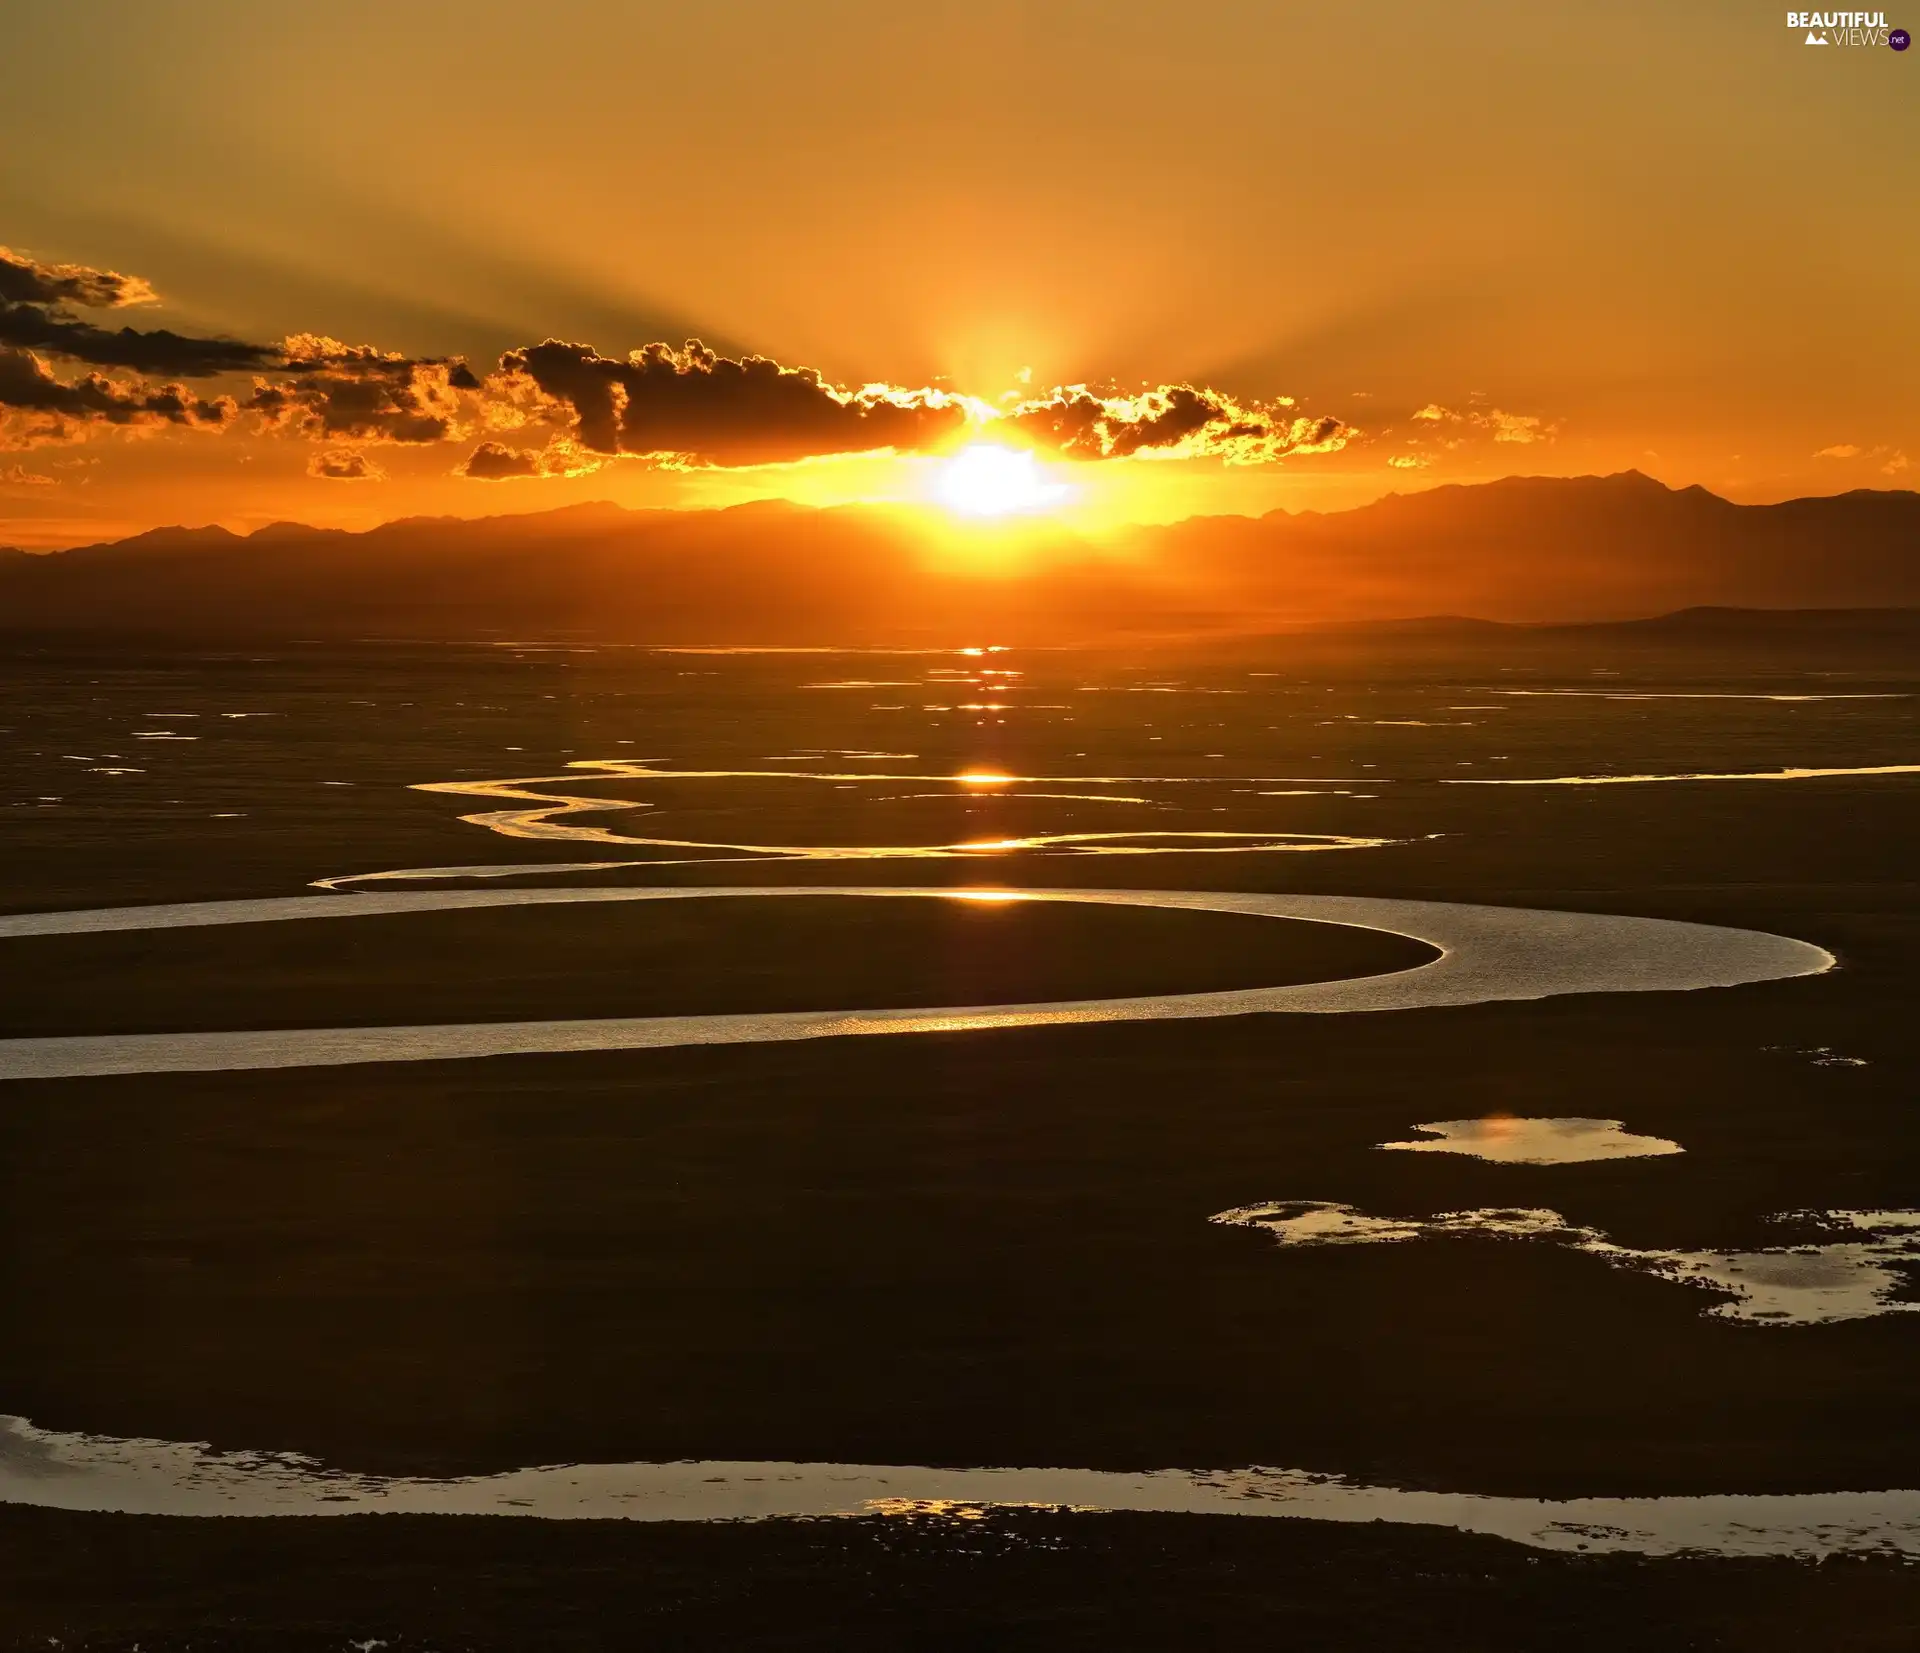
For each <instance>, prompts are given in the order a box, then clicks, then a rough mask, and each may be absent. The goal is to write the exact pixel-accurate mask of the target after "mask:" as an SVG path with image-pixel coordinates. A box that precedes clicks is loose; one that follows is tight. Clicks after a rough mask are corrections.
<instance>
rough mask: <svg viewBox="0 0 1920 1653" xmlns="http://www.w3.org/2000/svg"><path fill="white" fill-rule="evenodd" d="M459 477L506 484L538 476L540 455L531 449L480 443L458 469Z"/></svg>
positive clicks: (502, 444) (499, 443) (503, 444)
mask: <svg viewBox="0 0 1920 1653" xmlns="http://www.w3.org/2000/svg"><path fill="white" fill-rule="evenodd" d="M457 474H459V475H461V476H468V477H472V478H473V479H474V481H476V482H506V481H509V480H510V479H512V478H513V477H516V476H538V475H540V455H539V453H538V452H537V451H536V450H534V449H533V448H510V447H508V446H506V444H505V443H502V442H482V443H481V444H480V446H479V447H477V448H475V449H474V450H473V452H472V453H470V454H468V455H467V461H466V463H465V464H464V465H462V466H461V467H460V468H459V471H458V473H457Z"/></svg>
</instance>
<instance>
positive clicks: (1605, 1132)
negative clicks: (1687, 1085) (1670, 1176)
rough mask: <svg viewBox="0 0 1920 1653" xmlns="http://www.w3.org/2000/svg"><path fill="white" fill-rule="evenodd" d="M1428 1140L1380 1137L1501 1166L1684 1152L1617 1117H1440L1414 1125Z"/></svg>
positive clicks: (1413, 1149)
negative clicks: (1634, 1129)
mask: <svg viewBox="0 0 1920 1653" xmlns="http://www.w3.org/2000/svg"><path fill="white" fill-rule="evenodd" d="M1414 1129H1415V1130H1416V1131H1426V1132H1429V1133H1430V1134H1431V1135H1430V1140H1428V1141H1424V1142H1421V1141H1414V1142H1376V1143H1375V1144H1374V1146H1375V1147H1376V1148H1387V1149H1396V1150H1398V1151H1400V1152H1403V1153H1409V1154H1471V1155H1472V1156H1473V1157H1474V1158H1475V1159H1485V1160H1492V1161H1494V1162H1495V1163H1496V1164H1501V1165H1573V1164H1577V1163H1579V1162H1581V1161H1583V1160H1593V1159H1645V1158H1650V1157H1652V1156H1654V1155H1659V1154H1679V1153H1684V1152H1685V1151H1686V1150H1685V1149H1683V1148H1682V1147H1681V1146H1680V1144H1679V1143H1677V1142H1669V1141H1667V1140H1666V1139H1665V1138H1664V1137H1657V1136H1636V1135H1634V1134H1633V1133H1632V1132H1631V1131H1629V1130H1627V1129H1626V1128H1625V1127H1624V1126H1623V1125H1622V1124H1621V1122H1620V1121H1619V1120H1617V1119H1515V1118H1513V1117H1512V1116H1511V1115H1508V1114H1489V1115H1487V1117H1486V1118H1484V1119H1437V1120H1435V1121H1433V1122H1432V1123H1431V1124H1428V1125H1416V1126H1414Z"/></svg>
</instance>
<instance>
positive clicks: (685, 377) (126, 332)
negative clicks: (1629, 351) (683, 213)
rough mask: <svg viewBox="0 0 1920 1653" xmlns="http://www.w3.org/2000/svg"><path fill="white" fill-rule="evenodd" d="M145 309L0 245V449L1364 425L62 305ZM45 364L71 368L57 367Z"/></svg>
mask: <svg viewBox="0 0 1920 1653" xmlns="http://www.w3.org/2000/svg"><path fill="white" fill-rule="evenodd" d="M157 302H158V296H157V295H156V294H155V292H154V290H153V289H152V287H151V286H149V285H148V283H147V282H145V281H144V280H142V279H141V278H140V277H138V276H130V275H124V274H122V273H120V272H118V271H115V270H99V269H94V268H92V267H90V266H87V265H81V264H56V263H46V262H42V261H39V260H36V259H34V258H31V257H29V256H27V255H25V254H23V253H18V252H14V251H10V250H8V249H6V248H0V447H14V448H19V447H27V446H36V445H39V444H41V443H48V442H64V441H80V440H85V439H86V437H87V436H88V434H89V433H90V431H91V430H92V429H94V428H96V427H98V428H103V429H116V428H117V429H125V428H130V427H138V426H150V427H159V426H167V425H173V426H181V427H192V428H196V429H200V430H205V431H221V430H234V429H237V430H241V431H244V432H248V433H251V434H255V435H269V436H280V437H287V438H293V439H298V440H303V441H307V442H311V443H314V444H316V445H325V451H324V452H320V453H317V454H316V456H315V457H314V459H313V461H312V464H311V465H310V466H309V474H310V475H313V476H316V477H323V478H326V479H328V480H349V481H358V480H365V479H369V478H372V477H375V476H377V475H379V474H382V473H381V472H380V470H379V467H378V466H376V465H374V464H373V463H372V462H371V461H370V460H368V459H366V458H365V456H364V455H363V454H362V453H361V452H360V448H361V447H363V446H365V445H370V444H386V443H391V444H403V445H409V446H414V447H426V446H431V445H435V444H441V443H455V442H457V443H462V444H465V443H468V442H473V441H476V439H477V440H478V445H477V446H475V447H473V448H472V449H471V451H470V452H469V453H468V454H467V456H466V458H465V459H464V460H463V461H461V462H460V464H459V465H458V466H457V467H456V470H457V474H459V475H461V476H465V477H469V478H472V479H474V480H476V481H506V480H511V479H515V478H534V477H552V476H577V475H580V474H583V473H584V472H586V471H591V470H594V469H597V468H598V467H599V466H600V465H602V464H605V463H608V462H610V461H612V460H614V459H617V458H630V459H638V460H641V461H643V462H646V463H649V464H653V465H656V466H671V467H676V468H687V469H691V468H720V469H727V468H739V467H749V466H759V465H772V464H789V463H794V462H797V461H802V460H809V459H821V458H831V457H835V456H839V455H847V454H859V453H873V452H879V451H893V452H897V453H924V452H927V451H930V450H934V449H938V448H941V447H943V446H945V445H948V444H951V443H953V442H955V441H957V440H959V439H960V438H962V437H963V435H965V434H967V433H969V432H970V433H972V434H973V435H974V436H976V437H979V436H985V437H992V436H995V435H999V436H1003V437H1005V438H1007V439H1008V440H1011V441H1014V442H1017V443H1020V444H1022V445H1026V446H1029V447H1032V448H1035V449H1037V450H1039V451H1042V452H1045V453H1050V454H1053V455H1055V456H1057V457H1060V458H1062V459H1071V460H1079V461H1090V462H1091V461H1116V460H1128V459H1211V460H1216V461H1220V462H1223V463H1225V464H1230V465H1264V464H1271V463H1275V462H1277V461H1280V460H1283V459H1287V458H1291V457H1293V456H1296V455H1307V454H1324V453H1333V452H1336V451H1338V450H1339V449H1340V448H1342V447H1344V446H1346V444H1347V443H1348V442H1349V441H1351V440H1352V439H1353V438H1354V437H1355V436H1356V435H1357V434H1358V433H1357V432H1356V431H1354V429H1353V428H1352V427H1351V426H1349V425H1347V424H1345V423H1343V422H1342V421H1341V420H1339V419H1334V418H1329V417H1315V416H1311V415H1308V414H1306V413H1304V412H1302V411H1301V410H1300V409H1299V408H1298V407H1297V406H1296V405H1295V403H1294V400H1293V398H1291V397H1287V396H1279V397H1275V398H1273V399H1272V400H1270V401H1264V402H1263V401H1245V400H1240V399H1236V398H1234V397H1231V396H1228V395H1226V394H1225V393H1223V392H1220V391H1217V390H1213V389H1210V388H1208V387H1205V386H1201V385H1192V384H1164V385H1159V386H1156V387H1153V388H1150V389H1142V390H1139V391H1136V392H1132V393H1126V392H1121V391H1118V390H1102V389H1095V388H1090V387H1089V386H1087V385H1069V386H1062V387H1058V388H1055V389H1052V390H1048V391H1044V392H1040V393H1037V394H1034V395H1032V396H1029V397H1028V398H1027V399H1025V400H1021V401H1018V402H1013V401H1012V399H1011V398H1008V399H1007V400H1006V401H1003V402H1002V403H1000V404H991V403H987V402H984V401H981V400H979V399H977V398H974V397H969V396H963V395H960V394H957V393H955V392H953V391H951V390H947V389H943V388H940V387H937V386H931V385H927V386H917V387H916V386H905V385H894V384H884V383H872V384H865V385H859V386H842V385H837V384H835V383H833V382H832V381H831V380H829V379H828V378H827V377H826V376H825V375H824V374H822V373H821V372H820V371H819V370H817V369H815V368H811V367H805V366H787V365H784V364H782V363H780V362H777V361H775V360H773V359H772V358H770V357H766V356H751V355H750V356H742V357H740V358H738V359H735V358H731V357H727V356H722V355H720V354H718V353H717V352H716V351H714V350H712V349H710V348H708V347H707V346H706V345H705V344H703V343H701V342H700V341H699V340H698V339H691V340H688V341H687V342H686V343H685V344H683V345H681V346H679V347H678V348H676V347H674V346H671V345H668V344H664V343H653V344H647V345H644V346H642V347H641V348H640V349H637V350H634V351H632V352H630V353H629V354H628V355H626V356H624V357H619V356H606V355H602V354H601V353H600V352H599V351H598V350H597V349H595V348H594V347H593V346H591V345H587V344H578V343H569V342H567V341H564V340H560V339H551V338H550V339H546V340H543V341H542V342H540V343H538V344H529V345H525V346H522V347H520V348H517V349H513V350H509V351H507V352H506V354H505V355H503V356H502V357H501V358H500V362H499V365H498V368H497V369H496V370H495V371H493V372H490V373H487V374H485V375H484V376H482V375H480V374H476V373H475V372H474V371H473V370H472V369H471V368H469V367H468V366H467V364H466V363H465V362H462V361H458V360H454V359H450V358H444V357H413V356H406V355H402V354H398V353H393V352H388V351H383V350H379V349H377V348H375V347H373V346H371V345H361V344H349V343H346V342H343V341H342V340H340V339H336V338H332V337H329V336H327V335H325V334H321V333H299V334H294V335H292V336H290V337H288V338H285V339H283V340H281V341H279V342H278V343H275V344H268V343H261V342H252V341H248V340H244V339H235V338H225V337H199V336H192V335H187V334H181V333H177V332H174V331H171V330H170V329H166V328H156V329H148V330H141V329H136V328H132V327H119V328H108V327H103V326H100V325H99V324H98V323H96V322H94V321H92V320H89V319H87V318H86V317H85V316H83V315H81V314H79V313H78V312H79V311H83V310H96V311H97V310H119V309H125V308H128V307H131V306H137V305H147V304H153V303H157ZM57 363H66V364H71V365H70V366H69V367H68V369H67V373H68V376H67V377H62V376H61V374H60V372H58V371H56V367H55V365H54V364H57ZM103 369H115V370H120V371H122V372H127V373H132V374H135V375H139V376H140V377H136V378H132V379H114V378H109V377H108V376H107V375H106V374H105V373H104V372H103V371H102V370H103ZM243 377H244V378H246V379H248V380H249V381H250V383H248V384H246V385H236V387H235V388H233V389H231V390H223V391H222V392H221V393H220V394H218V395H200V394H198V393H196V392H193V391H189V390H188V389H187V388H186V387H185V386H184V385H183V384H181V383H179V382H177V381H178V380H183V379H213V378H228V379H231V380H238V379H241V378H243ZM156 380H158V381H159V382H155V381H156ZM1009 403H1011V405H1008V404H1009ZM507 437H512V438H513V441H511V442H509V441H507V440H504V438H507ZM530 437H532V438H538V439H539V441H538V445H528V438H530ZM1503 439H1511V440H1524V439H1525V438H1523V437H1519V438H1503ZM343 443H347V444H353V445H354V446H352V447H351V448H345V447H340V446H338V444H343Z"/></svg>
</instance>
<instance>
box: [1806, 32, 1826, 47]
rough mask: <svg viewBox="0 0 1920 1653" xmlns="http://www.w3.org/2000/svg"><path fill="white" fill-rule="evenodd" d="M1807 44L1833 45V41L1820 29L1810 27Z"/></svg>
mask: <svg viewBox="0 0 1920 1653" xmlns="http://www.w3.org/2000/svg"><path fill="white" fill-rule="evenodd" d="M1807 44H1808V45H1809V46H1826V45H1831V44H1832V42H1830V41H1829V40H1828V39H1827V37H1826V36H1825V35H1824V34H1822V33H1821V32H1820V31H1819V30H1818V29H1809V30H1807Z"/></svg>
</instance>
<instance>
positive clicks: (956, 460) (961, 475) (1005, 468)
mask: <svg viewBox="0 0 1920 1653" xmlns="http://www.w3.org/2000/svg"><path fill="white" fill-rule="evenodd" d="M933 492H934V497H935V498H936V499H937V500H939V502H940V503H941V504H942V505H944V506H945V507H946V508H947V509H948V510H949V511H953V512H956V513H958V514H959V515H961V516H966V517H1006V516H1014V515H1017V514H1021V513H1024V512H1028V511H1044V510H1046V509H1047V508H1048V507H1049V506H1052V505H1056V504H1058V503H1059V502H1060V501H1061V500H1062V499H1064V498H1065V497H1066V493H1067V490H1066V489H1065V488H1064V487H1062V486H1061V485H1060V484H1059V483H1057V482H1049V481H1048V480H1047V475H1046V472H1045V471H1043V470H1042V469H1041V468H1040V461H1039V460H1038V459H1036V458H1035V457H1034V456H1033V455H1032V454H1030V453H1025V452H1023V451H1022V450H1020V449H1019V448H1003V447H999V446H996V445H995V444H993V443H991V442H976V443H975V444H973V446H972V447H968V448H962V449H961V450H960V451H959V452H958V453H957V454H955V455H954V456H953V457H952V458H951V459H949V460H947V461H946V462H945V463H944V464H943V465H942V466H941V467H940V472H939V475H938V476H937V478H936V479H935V481H934V485H933Z"/></svg>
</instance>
